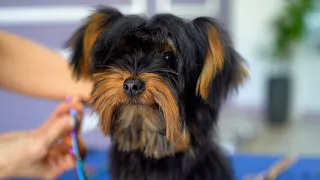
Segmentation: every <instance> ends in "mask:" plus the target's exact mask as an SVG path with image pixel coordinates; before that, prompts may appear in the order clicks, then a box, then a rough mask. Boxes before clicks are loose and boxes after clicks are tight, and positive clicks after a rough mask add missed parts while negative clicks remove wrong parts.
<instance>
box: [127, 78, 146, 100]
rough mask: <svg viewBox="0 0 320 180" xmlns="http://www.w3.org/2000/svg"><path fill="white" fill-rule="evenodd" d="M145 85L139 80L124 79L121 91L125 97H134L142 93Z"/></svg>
mask: <svg viewBox="0 0 320 180" xmlns="http://www.w3.org/2000/svg"><path fill="white" fill-rule="evenodd" d="M144 86H145V83H144V82H143V81H142V80H139V79H126V80H125V81H124V83H123V91H124V92H125V93H126V94H127V96H136V95H138V94H140V93H142V92H143V90H144Z"/></svg>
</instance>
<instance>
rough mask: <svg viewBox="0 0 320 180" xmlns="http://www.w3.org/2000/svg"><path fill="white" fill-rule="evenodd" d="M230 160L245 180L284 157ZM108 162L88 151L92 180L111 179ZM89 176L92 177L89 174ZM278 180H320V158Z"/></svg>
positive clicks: (68, 176) (69, 176)
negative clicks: (246, 177)
mask: <svg viewBox="0 0 320 180" xmlns="http://www.w3.org/2000/svg"><path fill="white" fill-rule="evenodd" d="M230 158H231V161H232V163H233V165H234V168H235V173H236V179H237V180H244V177H245V176H246V175H249V174H258V173H260V172H262V171H265V170H267V169H269V168H270V166H272V165H274V164H275V163H277V162H278V161H279V160H281V159H282V158H283V157H280V156H262V155H247V154H236V155H234V156H231V157H230ZM107 161H108V156H107V152H106V151H101V150H100V151H88V155H87V158H86V160H85V164H86V166H87V167H88V169H89V170H90V169H91V170H93V171H95V174H94V175H92V180H109V179H110V177H109V174H108V171H107V169H106V165H105V164H106V162H107ZM89 176H91V175H90V174H89ZM10 180H26V179H10ZM58 180H77V176H76V172H75V171H70V172H67V173H65V174H64V175H62V176H61V177H60V178H58ZM90 180H91V179H90ZM277 180H320V157H299V159H298V160H297V161H296V162H295V163H294V164H293V165H292V166H291V167H290V168H289V169H288V170H287V171H285V172H284V173H283V174H282V175H280V176H279V178H277Z"/></svg>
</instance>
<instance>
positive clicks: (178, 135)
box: [68, 7, 247, 158]
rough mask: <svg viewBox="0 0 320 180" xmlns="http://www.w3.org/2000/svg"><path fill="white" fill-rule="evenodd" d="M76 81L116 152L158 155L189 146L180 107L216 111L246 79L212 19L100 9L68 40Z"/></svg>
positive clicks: (221, 31) (235, 55)
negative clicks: (87, 87) (88, 82)
mask: <svg viewBox="0 0 320 180" xmlns="http://www.w3.org/2000/svg"><path fill="white" fill-rule="evenodd" d="M68 45H69V46H70V47H72V48H73V55H72V61H71V64H72V65H73V67H74V72H75V73H76V75H77V76H78V77H81V76H83V77H88V78H92V79H93V81H94V84H95V87H94V90H93V92H92V99H91V103H92V105H93V109H94V111H96V112H97V113H98V114H99V116H100V127H101V128H102V130H103V132H104V133H105V134H107V135H111V137H112V139H113V140H114V142H115V144H116V145H117V146H118V148H119V149H120V150H123V151H143V152H144V153H145V155H146V156H149V157H154V158H158V157H163V156H167V155H172V154H175V153H177V152H181V151H185V150H186V149H188V148H189V146H190V132H189V130H188V127H187V124H188V122H186V121H187V118H186V116H187V115H188V113H191V112H186V107H185V106H186V105H187V104H188V103H189V104H190V103H196V104H198V103H200V104H204V105H205V106H208V108H209V109H212V110H215V107H217V106H219V104H220V102H221V101H222V100H223V99H224V98H225V97H226V95H227V93H228V92H229V91H230V90H233V89H235V88H236V87H237V85H239V84H240V83H241V81H242V80H243V79H244V78H245V77H246V75H247V73H246V70H245V68H244V66H243V64H242V63H243V62H242V61H241V59H240V57H239V56H238V55H237V53H236V52H235V50H234V49H233V47H232V45H231V42H230V40H229V39H228V36H227V34H226V33H225V32H223V30H222V28H221V27H220V26H219V25H218V24H217V22H216V21H215V20H214V19H210V18H206V17H200V18H197V19H194V20H192V21H187V20H184V19H181V18H179V17H176V16H174V15H170V14H161V15H156V16H154V17H152V18H151V19H147V18H144V17H141V16H136V15H124V14H122V13H120V12H119V11H117V10H115V9H112V8H106V7H102V8H99V9H98V10H97V11H96V12H95V13H93V14H92V15H91V16H90V17H89V18H88V20H87V22H86V23H85V24H84V25H83V26H82V27H81V28H79V29H78V30H77V32H76V33H75V34H74V35H73V37H72V38H71V39H70V40H69V42H68Z"/></svg>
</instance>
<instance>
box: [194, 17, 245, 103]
mask: <svg viewBox="0 0 320 180" xmlns="http://www.w3.org/2000/svg"><path fill="white" fill-rule="evenodd" d="M192 24H193V26H194V27H195V28H196V30H197V32H198V33H199V34H198V37H199V39H198V40H197V41H199V42H197V43H198V45H199V46H198V47H199V48H200V49H199V52H200V54H202V56H201V57H203V58H200V60H198V61H199V62H197V63H198V64H201V65H202V69H201V72H200V74H199V77H198V80H197V85H196V94H197V95H199V96H201V98H202V99H203V100H205V101H206V102H208V103H209V102H212V101H214V102H213V103H215V102H217V101H220V100H221V99H220V98H221V97H226V96H227V94H228V92H229V91H230V90H233V89H236V88H237V87H238V85H240V84H241V83H242V82H243V81H244V80H245V79H246V78H247V77H248V71H247V69H246V67H245V64H244V60H243V59H242V58H241V57H240V55H239V54H238V53H237V52H236V51H235V50H234V48H233V47H232V43H231V40H230V38H229V37H228V34H227V33H226V32H225V31H224V29H223V28H222V27H221V26H220V25H219V23H218V22H217V21H216V20H214V19H211V18H208V17H199V18H197V19H195V20H193V21H192Z"/></svg>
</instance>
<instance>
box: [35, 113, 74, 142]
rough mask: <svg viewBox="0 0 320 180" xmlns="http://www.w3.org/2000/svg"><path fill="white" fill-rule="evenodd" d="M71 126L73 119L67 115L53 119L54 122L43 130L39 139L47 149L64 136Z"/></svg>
mask: <svg viewBox="0 0 320 180" xmlns="http://www.w3.org/2000/svg"><path fill="white" fill-rule="evenodd" d="M73 126H74V119H73V118H72V117H71V116H69V115H65V116H63V117H60V118H57V119H55V121H54V122H52V123H51V124H50V127H49V128H43V129H42V132H43V133H42V135H41V136H40V137H39V138H40V140H42V141H43V142H44V144H45V146H46V147H48V148H49V147H51V145H52V144H54V143H55V142H56V141H57V140H59V139H60V138H61V137H62V136H64V135H65V134H66V132H69V131H70V130H71V129H72V127H73ZM47 127H48V126H47Z"/></svg>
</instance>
